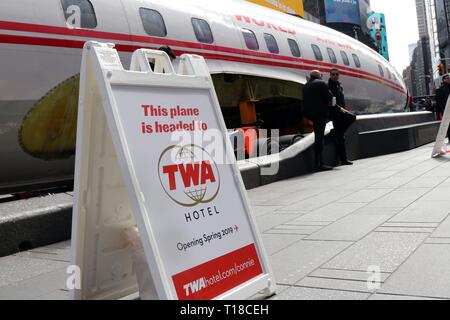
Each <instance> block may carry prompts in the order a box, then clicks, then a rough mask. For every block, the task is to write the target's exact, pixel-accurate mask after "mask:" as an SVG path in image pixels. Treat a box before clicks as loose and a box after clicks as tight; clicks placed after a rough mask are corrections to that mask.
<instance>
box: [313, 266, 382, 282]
mask: <svg viewBox="0 0 450 320" xmlns="http://www.w3.org/2000/svg"><path fill="white" fill-rule="evenodd" d="M371 275H372V272H367V271H353V270H339V269H324V268H320V269H317V270H315V271H314V272H312V273H310V274H309V275H308V277H314V278H328V279H340V280H356V281H367V280H368V279H369V277H370V276H371ZM390 275H391V273H381V274H380V281H381V282H382V283H383V282H384V281H385V280H386V279H387V278H388V277H389V276H390Z"/></svg>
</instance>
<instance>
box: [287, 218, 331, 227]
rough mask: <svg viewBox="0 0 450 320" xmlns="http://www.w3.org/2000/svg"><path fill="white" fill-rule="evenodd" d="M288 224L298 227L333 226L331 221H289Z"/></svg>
mask: <svg viewBox="0 0 450 320" xmlns="http://www.w3.org/2000/svg"><path fill="white" fill-rule="evenodd" d="M287 224H289V225H296V226H311V227H325V226H328V225H329V224H331V222H330V221H298V219H295V220H292V221H289V222H288V223H287Z"/></svg>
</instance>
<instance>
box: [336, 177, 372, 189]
mask: <svg viewBox="0 0 450 320" xmlns="http://www.w3.org/2000/svg"><path fill="white" fill-rule="evenodd" d="M379 181H380V180H378V179H365V178H364V177H363V178H360V179H357V180H354V181H352V182H350V183H346V184H343V185H341V186H340V187H339V189H340V190H361V189H364V188H367V187H369V186H371V185H373V184H375V183H377V182H379Z"/></svg>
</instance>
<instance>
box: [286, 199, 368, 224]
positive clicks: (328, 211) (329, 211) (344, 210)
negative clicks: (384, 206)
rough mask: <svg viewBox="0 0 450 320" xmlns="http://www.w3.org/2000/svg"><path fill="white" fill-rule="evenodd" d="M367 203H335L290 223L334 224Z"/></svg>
mask: <svg viewBox="0 0 450 320" xmlns="http://www.w3.org/2000/svg"><path fill="white" fill-rule="evenodd" d="M365 205H366V204H365V203H333V204H329V205H327V206H324V207H322V208H320V209H317V210H314V211H311V212H310V213H308V214H305V215H302V216H301V217H300V218H298V219H295V220H293V221H290V223H291V224H294V223H300V224H301V223H304V222H314V221H320V222H334V221H337V220H339V219H341V218H343V217H345V216H347V215H349V214H351V213H352V212H354V211H356V210H358V209H359V208H361V207H363V206H365Z"/></svg>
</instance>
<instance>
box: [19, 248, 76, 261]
mask: <svg viewBox="0 0 450 320" xmlns="http://www.w3.org/2000/svg"><path fill="white" fill-rule="evenodd" d="M15 256H18V257H23V258H34V259H45V260H54V261H61V262H70V248H51V247H50V248H49V247H41V248H36V249H32V250H29V251H26V252H20V253H16V254H15Z"/></svg>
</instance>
